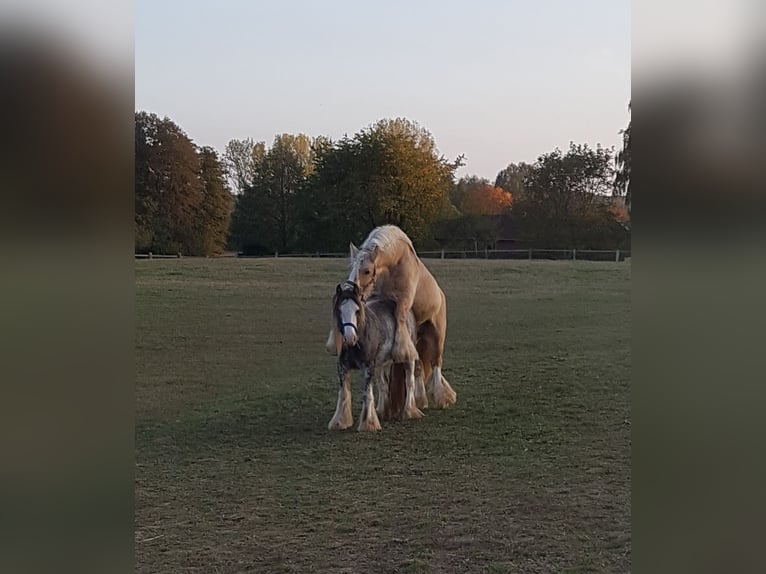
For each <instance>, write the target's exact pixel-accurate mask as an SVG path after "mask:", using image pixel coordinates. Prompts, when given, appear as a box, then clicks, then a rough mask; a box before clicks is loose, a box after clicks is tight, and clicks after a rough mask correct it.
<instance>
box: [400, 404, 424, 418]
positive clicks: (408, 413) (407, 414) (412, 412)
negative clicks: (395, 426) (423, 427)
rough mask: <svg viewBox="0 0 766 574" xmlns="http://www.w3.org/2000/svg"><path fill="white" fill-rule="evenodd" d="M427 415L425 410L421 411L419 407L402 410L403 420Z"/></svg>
mask: <svg viewBox="0 0 766 574" xmlns="http://www.w3.org/2000/svg"><path fill="white" fill-rule="evenodd" d="M424 416H425V415H424V414H423V411H421V410H420V409H419V408H417V407H415V408H412V409H405V410H404V411H402V420H403V421H406V420H410V419H420V418H423V417H424Z"/></svg>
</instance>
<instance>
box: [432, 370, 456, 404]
mask: <svg viewBox="0 0 766 574" xmlns="http://www.w3.org/2000/svg"><path fill="white" fill-rule="evenodd" d="M430 390H431V393H430V401H429V402H430V403H431V406H433V407H434V408H437V409H446V408H447V407H449V406H451V405H454V404H455V403H456V402H457V393H456V392H455V391H454V390H453V389H452V387H451V386H450V384H449V383H448V382H447V380H446V379H445V378H444V377H442V378H441V381H440V383H439V384H435V385H433V386H432V388H431V389H430Z"/></svg>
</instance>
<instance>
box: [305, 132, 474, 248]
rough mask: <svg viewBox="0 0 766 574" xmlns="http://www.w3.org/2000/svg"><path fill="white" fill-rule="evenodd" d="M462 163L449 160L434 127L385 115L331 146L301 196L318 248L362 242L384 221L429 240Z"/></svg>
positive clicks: (442, 213) (442, 214)
mask: <svg viewBox="0 0 766 574" xmlns="http://www.w3.org/2000/svg"><path fill="white" fill-rule="evenodd" d="M461 162H462V158H458V159H457V160H456V161H455V162H449V161H447V160H446V159H445V158H444V157H443V156H441V155H440V154H439V152H438V150H437V148H436V144H435V142H434V140H433V137H432V136H431V134H430V133H429V132H428V130H426V129H425V128H422V127H421V126H419V125H418V124H417V123H415V122H411V121H409V120H407V119H403V118H397V119H393V120H390V119H384V120H381V121H379V122H377V123H376V124H374V125H372V126H370V127H368V128H365V129H363V130H361V131H359V132H358V133H357V134H355V135H354V137H353V138H349V137H344V138H343V139H341V140H340V141H338V142H336V143H334V144H332V145H331V146H329V147H327V148H325V149H324V150H323V153H321V154H319V155H318V156H317V161H316V172H315V174H314V175H313V177H311V179H310V181H309V184H308V185H307V186H306V188H305V189H304V190H303V192H302V196H303V200H302V201H301V204H302V205H303V206H304V209H303V213H304V217H305V219H304V222H305V225H306V229H311V230H312V231H313V234H312V233H309V235H313V236H314V237H315V238H316V239H317V241H318V244H317V245H315V247H316V248H319V247H324V248H327V249H333V250H335V249H345V248H346V246H347V245H348V240H349V238H352V239H354V240H361V239H362V238H363V237H364V236H365V235H366V234H367V233H368V232H369V231H370V229H372V228H373V227H376V226H378V225H383V224H386V223H392V224H395V225H398V226H399V227H401V228H402V229H403V230H404V231H405V232H406V233H408V234H409V235H410V237H412V239H413V240H414V241H416V242H417V241H422V240H425V239H427V238H429V237H430V236H431V234H432V231H433V224H434V223H435V222H436V221H437V220H438V219H439V218H440V217H443V216H444V214H445V213H447V212H448V211H449V209H450V205H449V191H450V188H451V186H452V182H453V178H454V172H455V169H457V167H459V166H460V165H461ZM309 205H312V206H314V208H313V210H312V209H310V208H308V206H309ZM320 207H321V209H319V208H320Z"/></svg>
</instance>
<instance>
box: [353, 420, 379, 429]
mask: <svg viewBox="0 0 766 574" xmlns="http://www.w3.org/2000/svg"><path fill="white" fill-rule="evenodd" d="M381 429H382V427H381V426H380V421H379V420H377V418H376V419H375V420H372V419H368V420H366V421H359V427H357V429H356V430H357V431H359V432H377V431H379V430H381Z"/></svg>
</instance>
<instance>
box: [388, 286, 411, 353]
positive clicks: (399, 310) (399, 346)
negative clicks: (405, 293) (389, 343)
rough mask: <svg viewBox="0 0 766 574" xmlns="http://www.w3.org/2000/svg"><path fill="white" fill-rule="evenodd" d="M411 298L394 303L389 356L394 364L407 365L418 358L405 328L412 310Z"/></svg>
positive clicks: (408, 331)
mask: <svg viewBox="0 0 766 574" xmlns="http://www.w3.org/2000/svg"><path fill="white" fill-rule="evenodd" d="M412 302H413V301H412V297H409V298H406V299H402V300H399V301H397V302H396V310H395V311H394V313H395V316H396V332H395V333H394V345H393V348H392V349H391V355H392V358H393V360H394V362H395V363H409V362H410V361H412V360H414V359H416V358H417V356H418V352H417V350H416V349H415V344H414V343H413V342H412V334H411V333H410V330H409V328H408V326H407V319H408V317H409V314H410V309H412Z"/></svg>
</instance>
